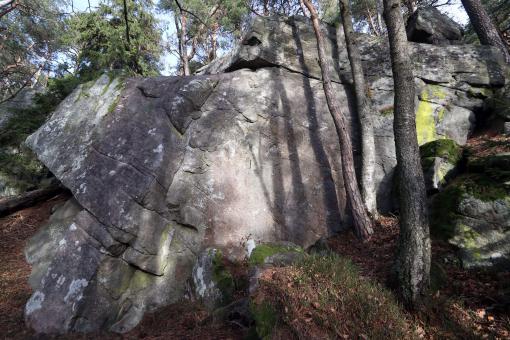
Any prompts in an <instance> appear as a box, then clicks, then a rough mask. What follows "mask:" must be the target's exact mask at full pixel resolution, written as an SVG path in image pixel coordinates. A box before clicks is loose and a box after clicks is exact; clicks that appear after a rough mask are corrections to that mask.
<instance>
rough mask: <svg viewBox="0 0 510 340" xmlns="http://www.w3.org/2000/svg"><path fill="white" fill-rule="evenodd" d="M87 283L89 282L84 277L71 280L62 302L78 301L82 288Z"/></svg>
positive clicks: (81, 295)
mask: <svg viewBox="0 0 510 340" xmlns="http://www.w3.org/2000/svg"><path fill="white" fill-rule="evenodd" d="M88 285H89V282H88V281H87V280H85V279H76V280H73V281H71V283H70V284H69V289H68V291H67V294H66V296H65V297H64V302H68V301H80V300H81V298H82V297H83V294H82V293H83V290H84V289H85V287H87V286H88Z"/></svg>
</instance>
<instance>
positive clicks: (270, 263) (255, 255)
mask: <svg viewBox="0 0 510 340" xmlns="http://www.w3.org/2000/svg"><path fill="white" fill-rule="evenodd" d="M304 256H306V253H305V252H304V250H303V249H302V248H301V247H299V246H297V245H295V244H294V243H291V242H278V243H262V244H259V245H257V246H256V247H255V248H254V249H253V250H252V251H251V252H250V257H249V259H248V262H249V264H250V266H251V268H250V273H249V275H248V276H249V278H248V281H249V287H248V291H249V293H250V294H253V293H254V292H255V291H256V290H257V288H258V285H259V278H260V276H261V275H262V273H263V272H264V270H265V269H267V268H270V267H285V266H290V265H292V264H294V263H296V262H298V261H300V260H301V259H302V258H303V257H304Z"/></svg>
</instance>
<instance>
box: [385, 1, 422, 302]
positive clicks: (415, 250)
mask: <svg viewBox="0 0 510 340" xmlns="http://www.w3.org/2000/svg"><path fill="white" fill-rule="evenodd" d="M384 16H385V20H386V27H387V29H388V38H389V43H390V55H391V66H392V72H393V82H394V87H395V102H394V112H395V113H394V115H395V117H394V121H393V131H394V133H395V148H396V155H397V177H396V180H397V181H398V188H399V204H400V236H399V242H398V251H397V259H396V262H395V267H394V269H395V274H396V279H397V281H398V288H397V290H398V292H399V295H400V296H401V297H402V299H403V302H404V304H406V305H407V306H408V307H410V308H414V307H416V306H417V304H419V302H420V300H421V297H422V295H423V294H424V293H425V292H426V290H427V289H428V286H429V280H430V236H429V224H428V212H427V200H426V193H425V181H424V179H423V170H422V168H421V164H420V155H419V148H418V139H417V136H416V121H415V114H414V98H415V86H414V77H413V72H412V63H411V60H412V59H411V57H410V56H409V52H408V46H407V36H406V31H405V25H404V19H403V17H402V13H401V12H400V1H399V0H384Z"/></svg>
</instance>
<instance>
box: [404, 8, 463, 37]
mask: <svg viewBox="0 0 510 340" xmlns="http://www.w3.org/2000/svg"><path fill="white" fill-rule="evenodd" d="M406 32H407V38H408V39H409V41H414V42H418V43H426V44H435V45H449V44H459V43H460V41H461V40H462V36H463V34H464V33H463V32H462V27H461V26H460V25H459V24H457V23H456V22H455V21H453V20H452V19H450V18H449V17H448V16H447V15H445V14H443V13H441V12H440V11H439V10H438V9H437V8H435V7H425V8H418V9H417V10H416V11H415V12H414V13H413V14H412V15H411V16H410V17H409V19H407V24H406Z"/></svg>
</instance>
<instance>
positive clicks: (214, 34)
mask: <svg viewBox="0 0 510 340" xmlns="http://www.w3.org/2000/svg"><path fill="white" fill-rule="evenodd" d="M217 49H218V23H214V24H213V25H212V27H211V51H210V53H209V61H213V60H214V59H216V54H217Z"/></svg>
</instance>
